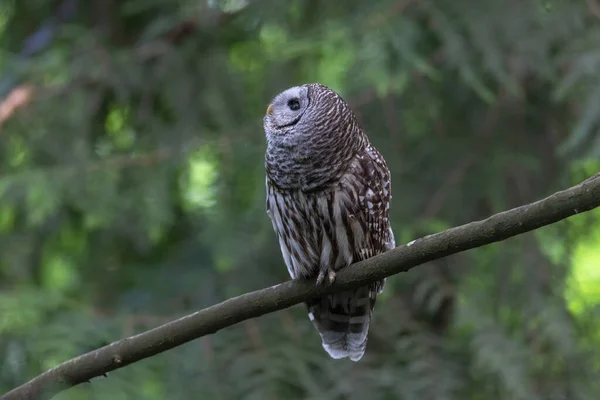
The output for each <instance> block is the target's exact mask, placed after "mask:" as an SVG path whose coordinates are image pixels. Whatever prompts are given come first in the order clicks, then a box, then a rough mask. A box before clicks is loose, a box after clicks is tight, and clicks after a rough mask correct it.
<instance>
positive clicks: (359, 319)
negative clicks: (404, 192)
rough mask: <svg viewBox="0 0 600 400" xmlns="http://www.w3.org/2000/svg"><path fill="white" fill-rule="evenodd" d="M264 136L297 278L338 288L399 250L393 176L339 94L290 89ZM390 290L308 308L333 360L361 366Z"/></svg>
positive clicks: (273, 194) (274, 204) (276, 224)
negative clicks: (363, 263) (347, 276)
mask: <svg viewBox="0 0 600 400" xmlns="http://www.w3.org/2000/svg"><path fill="white" fill-rule="evenodd" d="M264 129H265V134H266V139H267V151H266V155H265V168H266V175H267V177H266V178H267V179H266V186H267V201H266V203H267V214H268V215H269V217H270V218H271V222H272V224H273V229H274V230H275V233H276V235H277V238H278V239H279V245H280V247H281V253H282V255H283V259H284V261H285V264H286V266H287V269H288V271H289V274H290V276H291V277H292V279H311V278H315V277H316V278H317V285H320V284H326V283H328V284H331V283H333V281H334V280H335V275H336V271H339V270H340V269H342V268H344V267H346V266H348V265H350V264H353V263H355V262H358V261H360V260H364V259H367V258H370V257H373V256H375V255H377V254H380V253H383V252H385V251H387V250H390V249H392V248H394V247H395V242H394V234H393V232H392V229H391V227H390V222H389V218H388V214H389V207H390V200H391V198H392V195H391V182H390V172H389V170H388V168H387V166H386V163H385V160H384V159H383V157H382V156H381V154H380V153H379V152H378V151H377V150H376V149H375V148H374V147H373V146H372V145H371V144H370V143H369V139H368V138H367V135H366V134H365V132H364V131H363V129H362V127H361V126H360V125H359V123H358V121H357V119H356V117H355V115H354V113H353V112H352V110H351V109H350V107H349V106H348V104H347V103H346V102H345V101H344V100H343V99H342V98H341V97H340V96H339V95H338V94H337V93H335V92H334V91H333V90H331V89H329V88H327V87H325V86H323V85H320V84H318V83H312V84H307V85H303V86H297V87H292V88H290V89H287V90H285V91H284V92H282V93H280V94H279V95H277V96H276V97H275V98H274V99H273V101H272V103H271V104H270V105H269V107H268V108H267V112H266V115H265V118H264ZM384 284H385V280H382V281H378V282H376V283H373V284H370V285H368V286H364V287H360V288H358V289H354V290H349V291H345V292H341V293H335V294H331V295H326V296H323V297H320V298H314V299H311V300H310V301H308V302H307V303H306V305H307V307H308V316H309V318H310V320H311V321H312V323H313V324H314V326H315V328H316V329H317V331H318V332H319V334H320V335H321V339H322V342H323V348H324V349H325V350H326V351H327V352H328V353H329V355H330V356H331V357H332V358H336V359H337V358H344V357H349V358H350V359H351V360H353V361H358V360H360V359H361V357H362V356H363V354H364V352H365V349H366V346H367V334H368V330H369V323H370V321H371V315H372V312H373V307H374V306H375V298H376V295H377V294H378V293H381V291H382V290H383V287H384Z"/></svg>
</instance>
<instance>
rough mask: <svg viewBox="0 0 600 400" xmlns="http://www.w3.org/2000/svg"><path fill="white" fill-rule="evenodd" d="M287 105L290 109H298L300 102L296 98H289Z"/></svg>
mask: <svg viewBox="0 0 600 400" xmlns="http://www.w3.org/2000/svg"><path fill="white" fill-rule="evenodd" d="M287 105H288V107H289V108H290V110H292V111H298V110H299V109H300V102H299V101H298V99H289V100H288V102H287Z"/></svg>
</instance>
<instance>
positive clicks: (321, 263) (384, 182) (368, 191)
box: [267, 145, 395, 289]
mask: <svg viewBox="0 0 600 400" xmlns="http://www.w3.org/2000/svg"><path fill="white" fill-rule="evenodd" d="M390 200H391V182H390V174H389V171H388V168H387V166H386V164H385V161H384V160H383V158H382V157H381V155H380V154H379V152H378V151H377V150H376V149H375V148H374V147H372V146H371V145H367V146H366V147H365V148H364V149H363V150H362V151H360V152H358V153H357V154H356V155H355V156H354V157H353V158H352V159H351V160H350V162H349V163H348V164H347V167H346V169H345V171H344V172H343V174H341V175H340V177H339V178H338V179H336V180H334V181H332V182H328V184H327V185H326V186H323V187H320V188H318V190H311V191H308V192H306V191H303V190H301V189H296V190H282V189H281V188H279V187H278V186H277V185H276V183H275V182H274V181H273V180H272V179H271V178H270V177H269V174H267V211H268V214H269V216H270V217H271V221H272V223H273V228H274V230H275V232H276V233H277V236H278V239H279V244H280V247H281V251H282V254H283V258H284V261H285V263H286V266H287V268H288V271H289V273H290V275H291V277H292V278H297V277H303V278H314V277H315V276H317V274H318V273H319V270H321V269H323V268H332V269H334V270H339V269H341V268H344V267H345V266H347V265H350V264H352V263H355V262H357V261H360V260H364V259H367V258H370V257H373V256H375V255H377V254H380V253H382V252H384V251H387V250H389V249H391V248H393V247H394V246H395V243H394V235H393V233H392V230H391V228H390V223H389V216H388V214H389V206H390ZM378 289H381V288H378Z"/></svg>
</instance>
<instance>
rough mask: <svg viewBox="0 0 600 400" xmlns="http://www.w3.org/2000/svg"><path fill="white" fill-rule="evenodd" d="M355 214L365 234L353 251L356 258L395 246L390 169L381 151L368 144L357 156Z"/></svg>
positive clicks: (359, 258) (358, 259)
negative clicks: (356, 252)
mask: <svg viewBox="0 0 600 400" xmlns="http://www.w3.org/2000/svg"><path fill="white" fill-rule="evenodd" d="M357 157H358V168H359V169H360V170H359V171H356V172H355V176H356V179H357V183H358V184H357V188H356V189H357V195H358V210H357V217H358V218H360V219H361V220H363V223H364V224H365V228H366V229H365V232H366V235H367V236H368V237H367V238H366V240H365V246H363V247H362V248H361V249H360V250H359V251H360V253H359V254H356V257H357V259H356V260H355V262H356V261H361V260H365V259H367V258H370V257H373V256H376V255H378V254H381V253H383V252H385V251H388V250H391V249H393V248H394V247H396V243H395V240H394V233H393V232H392V228H391V226H390V219H389V210H390V202H391V200H392V183H391V179H390V171H389V170H388V168H387V165H386V163H385V160H384V159H383V157H382V156H381V154H380V153H379V152H378V151H377V150H376V149H375V148H374V147H373V146H371V145H369V146H368V147H367V148H366V149H365V150H364V151H363V152H362V153H361V154H359V155H358V156H357Z"/></svg>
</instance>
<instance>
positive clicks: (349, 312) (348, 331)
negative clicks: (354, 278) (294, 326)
mask: <svg viewBox="0 0 600 400" xmlns="http://www.w3.org/2000/svg"><path fill="white" fill-rule="evenodd" d="M373 286H374V285H369V286H363V287H360V288H358V289H354V290H348V291H344V292H339V293H333V294H330V295H325V296H323V297H320V298H315V299H312V300H310V301H308V302H307V303H306V305H307V306H308V316H309V318H310V320H311V321H312V323H313V325H314V326H315V328H316V329H317V331H318V332H319V334H320V335H321V339H322V341H323V348H324V349H325V350H326V351H327V353H329V355H330V356H331V357H332V358H335V359H339V358H344V357H349V358H350V359H351V360H352V361H358V360H360V359H361V358H362V356H363V354H364V353H365V350H366V348H367V335H368V333H369V323H370V322H371V314H372V312H373V307H374V306H375V296H376V293H377V291H376V290H374V289H375V287H373Z"/></svg>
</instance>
